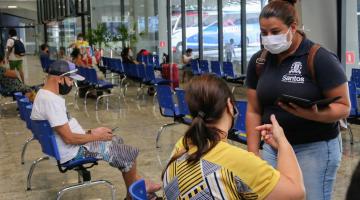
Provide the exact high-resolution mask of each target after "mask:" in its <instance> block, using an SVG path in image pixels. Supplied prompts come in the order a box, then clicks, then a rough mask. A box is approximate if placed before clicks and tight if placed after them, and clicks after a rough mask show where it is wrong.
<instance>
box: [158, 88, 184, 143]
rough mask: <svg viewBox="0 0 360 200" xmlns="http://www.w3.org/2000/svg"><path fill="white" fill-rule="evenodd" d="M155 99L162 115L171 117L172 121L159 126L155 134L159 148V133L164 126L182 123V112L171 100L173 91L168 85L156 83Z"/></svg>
mask: <svg viewBox="0 0 360 200" xmlns="http://www.w3.org/2000/svg"><path fill="white" fill-rule="evenodd" d="M156 93H157V100H158V103H159V108H160V114H161V115H162V116H164V117H171V118H173V120H174V122H172V123H168V124H164V125H163V126H161V127H160V129H159V131H158V133H157V136H156V147H157V148H160V146H159V140H160V136H161V133H162V132H163V131H164V130H165V128H167V127H170V126H174V125H178V124H180V123H184V118H183V117H184V114H182V113H180V110H179V107H178V105H176V104H175V102H174V100H173V91H172V90H171V87H170V86H169V85H157V86H156Z"/></svg>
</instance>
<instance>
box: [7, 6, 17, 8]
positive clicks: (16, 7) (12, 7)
mask: <svg viewBox="0 0 360 200" xmlns="http://www.w3.org/2000/svg"><path fill="white" fill-rule="evenodd" d="M8 8H17V6H8Z"/></svg>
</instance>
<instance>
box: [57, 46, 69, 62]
mask: <svg viewBox="0 0 360 200" xmlns="http://www.w3.org/2000/svg"><path fill="white" fill-rule="evenodd" d="M58 59H59V60H67V58H66V49H65V47H60V48H59V53H58Z"/></svg>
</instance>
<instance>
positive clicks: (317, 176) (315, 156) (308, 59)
mask: <svg viewBox="0 0 360 200" xmlns="http://www.w3.org/2000/svg"><path fill="white" fill-rule="evenodd" d="M295 3H296V0H273V1H271V2H270V3H269V4H268V5H266V6H265V7H264V8H263V10H262V11H261V13H260V16H259V21H260V29H261V39H262V40H261V41H262V45H263V46H264V49H263V50H260V51H259V52H257V53H256V54H255V55H253V56H252V58H251V60H250V62H249V66H248V71H247V76H246V78H247V79H246V84H247V87H248V89H247V96H248V102H249V103H248V108H247V113H246V130H247V137H248V143H247V144H248V150H249V151H251V152H253V153H255V154H256V155H259V143H260V137H261V136H260V132H259V131H257V130H256V129H255V127H257V126H259V125H260V124H263V123H269V122H270V116H271V115H272V114H275V115H276V116H277V118H278V120H279V124H280V125H281V126H282V127H283V128H284V132H285V133H286V138H287V139H288V140H289V142H290V144H291V145H292V147H293V148H294V150H295V152H296V156H297V159H298V161H299V164H300V168H301V170H302V173H303V175H304V183H305V188H306V194H307V199H309V200H313V199H314V200H318V199H326V200H328V199H331V193H332V189H333V184H334V181H335V177H336V171H337V169H338V167H339V165H340V161H341V154H342V145H341V135H340V134H339V133H340V131H339V123H338V121H339V120H340V119H342V118H346V117H347V116H348V115H349V111H350V100H349V94H348V93H349V92H348V86H347V78H346V75H345V73H344V71H343V68H342V66H341V63H340V62H339V60H338V59H337V57H336V56H335V55H334V54H333V53H331V52H329V51H328V50H326V49H325V48H322V47H320V46H319V45H317V44H314V42H312V41H310V40H309V39H307V38H306V36H305V34H304V33H302V32H301V31H299V30H297V26H298V21H299V20H298V15H297V12H296V9H295V6H294V4H295ZM283 94H286V95H291V96H295V97H299V98H303V99H308V100H310V101H317V100H320V99H326V98H334V97H338V96H340V97H341V98H340V99H339V100H338V101H336V102H333V103H331V104H329V105H328V106H324V107H320V106H317V105H314V106H312V107H310V108H305V107H301V106H300V105H297V104H296V103H294V102H291V101H290V103H286V102H282V101H278V99H279V97H280V96H282V95H283ZM278 156H279V155H278V152H277V151H276V149H274V148H272V147H271V146H269V145H267V144H265V145H264V146H263V152H262V157H263V159H264V160H266V161H268V163H270V164H271V165H272V166H276V165H277V163H278V162H279V158H278Z"/></svg>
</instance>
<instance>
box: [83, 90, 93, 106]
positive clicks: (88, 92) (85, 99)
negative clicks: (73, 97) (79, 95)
mask: <svg viewBox="0 0 360 200" xmlns="http://www.w3.org/2000/svg"><path fill="white" fill-rule="evenodd" d="M91 91H92V90H88V91H86V93H85V98H84V104H85V105H86V103H87V96H88V95H89V94H90V92H91Z"/></svg>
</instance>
